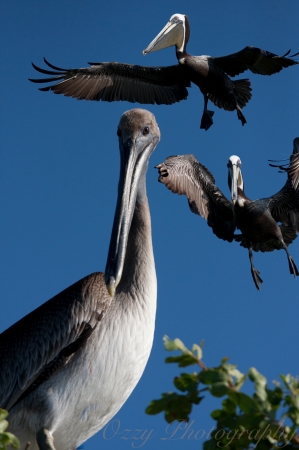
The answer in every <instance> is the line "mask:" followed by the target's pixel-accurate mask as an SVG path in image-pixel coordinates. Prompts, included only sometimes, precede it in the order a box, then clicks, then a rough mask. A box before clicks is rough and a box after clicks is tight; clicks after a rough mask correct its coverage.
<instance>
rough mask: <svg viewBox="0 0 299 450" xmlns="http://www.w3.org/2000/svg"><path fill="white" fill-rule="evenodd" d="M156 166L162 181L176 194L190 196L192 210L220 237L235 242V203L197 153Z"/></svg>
mask: <svg viewBox="0 0 299 450" xmlns="http://www.w3.org/2000/svg"><path fill="white" fill-rule="evenodd" d="M156 168H157V169H158V170H159V175H160V176H159V181H160V182H161V183H163V184H165V186H166V187H167V188H168V189H169V190H171V191H172V192H173V193H175V194H179V195H186V197H187V198H188V202H189V206H190V209H191V211H192V212H193V213H195V214H198V215H200V216H202V217H203V218H204V219H206V220H207V221H208V225H209V226H210V227H211V228H212V229H213V232H214V234H216V236H217V237H218V238H220V239H224V240H227V241H229V242H232V240H233V233H234V230H235V221H234V212H233V206H232V203H231V202H230V201H229V200H227V198H226V197H225V196H224V195H223V193H222V192H221V191H220V190H219V189H218V188H217V186H216V185H215V179H214V177H213V175H212V174H211V173H210V172H209V170H208V169H207V168H206V167H204V166H203V165H202V164H200V163H199V162H198V161H197V159H196V158H195V156H194V155H180V156H170V157H168V158H167V159H166V160H165V161H164V162H163V163H161V164H158V165H157V166H156Z"/></svg>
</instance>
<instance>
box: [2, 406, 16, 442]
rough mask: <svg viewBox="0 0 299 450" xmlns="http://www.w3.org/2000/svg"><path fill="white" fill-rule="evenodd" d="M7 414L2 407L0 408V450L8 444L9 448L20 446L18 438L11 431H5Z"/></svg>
mask: <svg viewBox="0 0 299 450" xmlns="http://www.w3.org/2000/svg"><path fill="white" fill-rule="evenodd" d="M7 416H8V412H7V411H5V410H4V409H0V450H5V449H6V448H7V446H8V445H10V446H11V448H19V447H20V442H19V439H18V438H16V436H14V435H13V434H12V433H9V432H8V431H5V430H6V429H7V427H8V422H7V420H6V417H7Z"/></svg>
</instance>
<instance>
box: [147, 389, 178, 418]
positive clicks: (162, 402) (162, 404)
mask: <svg viewBox="0 0 299 450" xmlns="http://www.w3.org/2000/svg"><path fill="white" fill-rule="evenodd" d="M177 396H178V394H176V393H174V392H167V393H165V394H162V398H160V399H158V400H152V401H151V402H150V404H149V405H148V407H147V408H146V410H145V412H146V414H159V413H160V412H162V411H165V410H166V409H167V408H168V406H169V404H170V402H171V401H173V400H176V398H177Z"/></svg>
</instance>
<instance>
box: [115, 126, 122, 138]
mask: <svg viewBox="0 0 299 450" xmlns="http://www.w3.org/2000/svg"><path fill="white" fill-rule="evenodd" d="M116 134H117V136H118V137H121V131H120V129H119V128H118V129H117V132H116Z"/></svg>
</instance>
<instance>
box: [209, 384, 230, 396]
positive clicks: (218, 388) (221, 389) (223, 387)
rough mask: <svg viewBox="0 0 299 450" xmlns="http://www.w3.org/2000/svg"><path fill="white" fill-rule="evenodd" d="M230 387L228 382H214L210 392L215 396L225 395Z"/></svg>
mask: <svg viewBox="0 0 299 450" xmlns="http://www.w3.org/2000/svg"><path fill="white" fill-rule="evenodd" d="M229 390H230V388H229V387H228V386H227V383H226V382H220V383H213V384H212V386H211V387H210V392H211V394H212V395H214V397H223V396H224V395H226V394H227V393H228V392H229Z"/></svg>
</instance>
